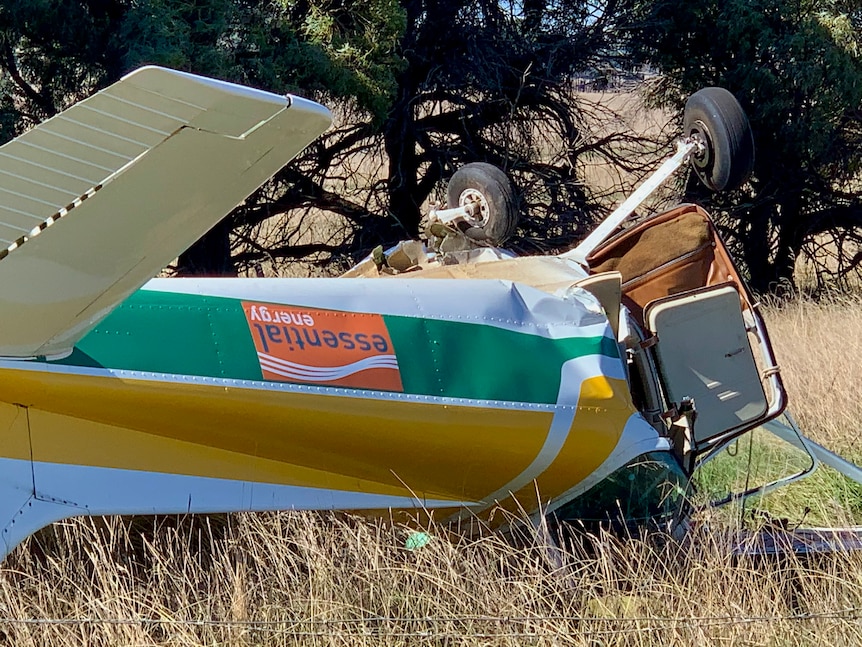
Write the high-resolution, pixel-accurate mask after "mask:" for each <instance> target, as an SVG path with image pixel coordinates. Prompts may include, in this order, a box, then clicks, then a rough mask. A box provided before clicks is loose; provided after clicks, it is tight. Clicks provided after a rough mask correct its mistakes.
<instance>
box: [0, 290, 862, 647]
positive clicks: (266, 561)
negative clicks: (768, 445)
mask: <svg viewBox="0 0 862 647" xmlns="http://www.w3.org/2000/svg"><path fill="white" fill-rule="evenodd" d="M768 319H769V321H768V323H769V325H770V328H771V330H772V333H773V338H774V341H775V342H776V347H777V349H778V354H779V361H780V363H781V364H782V367H783V369H784V374H785V377H786V381H787V385H788V388H789V389H790V393H791V397H792V402H793V408H794V410H795V411H796V412H797V414H798V418H799V420H800V422H801V424H802V425H803V427H804V428H805V429H806V430H807V431H808V432H809V433H810V434H811V435H812V436H813V437H814V438H815V439H816V440H819V441H820V442H822V443H824V444H827V445H829V446H831V447H834V448H836V449H839V450H841V451H844V452H851V453H854V454H856V455H859V454H860V453H862V450H860V447H859V445H858V442H859V441H858V440H857V438H856V430H857V429H858V428H859V422H858V421H859V420H860V413H862V404H860V402H859V401H858V394H859V387H858V385H856V384H855V383H854V378H856V379H858V377H859V376H860V372H859V370H858V368H857V367H858V365H859V363H860V361H862V346H860V341H859V340H860V339H862V300H860V299H859V298H843V299H836V300H834V301H831V302H826V303H813V302H796V303H793V304H790V305H787V306H783V307H780V308H772V309H771V310H770V311H769V312H768ZM810 499H811V497H810V496H809V503H810ZM824 505H825V506H826V508H825V510H824V514H825V515H829V514H832V512H830V510H831V509H830V508H829V504H828V502H826V503H824ZM148 524H150V522H149V521H147V522H144V523H143V524H142V523H141V522H140V520H138V521H136V522H135V523H129V522H124V521H122V520H118V519H112V520H108V521H107V522H105V523H101V522H99V523H95V522H93V521H89V520H75V521H71V522H66V523H62V524H55V525H54V526H53V527H52V528H50V529H48V530H46V531H43V532H42V533H41V534H40V535H39V536H38V537H37V538H34V539H31V540H29V541H27V542H26V543H25V544H24V545H23V546H22V547H20V548H19V549H17V550H16V551H15V552H14V553H13V555H12V556H11V557H10V558H9V559H7V560H6V562H5V563H4V564H3V568H2V570H0V618H2V619H0V642H2V643H4V644H9V645H40V646H41V645H315V646H317V645H347V644H349V645H434V646H435V647H436V646H438V645H512V646H514V645H519V646H520V645H548V646H550V645H555V646H556V645H665V644H718V643H724V642H726V643H729V644H730V643H732V644H743V645H833V644H859V643H860V642H862V622H860V619H862V554H859V553H857V554H837V555H832V556H821V557H818V558H816V559H811V558H809V559H802V558H796V557H792V556H791V557H784V558H781V559H767V558H762V559H759V560H758V559H753V558H739V557H732V556H731V555H730V552H729V550H728V542H727V534H728V533H726V532H724V527H723V526H718V525H717V523H716V522H715V521H713V522H711V523H709V524H705V525H703V526H701V527H700V529H699V530H697V531H695V533H694V534H695V536H694V538H693V541H692V542H690V543H687V544H685V545H680V544H678V543H674V542H666V543H664V544H657V543H655V542H648V541H641V540H627V541H620V540H615V539H611V538H609V537H602V538H600V539H597V540H595V541H594V543H593V544H592V546H591V549H590V550H589V551H585V550H583V548H582V547H577V546H568V547H566V548H565V549H563V550H559V549H553V548H549V547H548V546H547V545H546V544H545V542H543V541H542V540H541V537H542V534H541V533H533V534H532V535H531V539H530V540H529V541H527V542H526V545H523V544H522V545H519V546H515V545H513V544H511V543H507V542H505V541H503V540H502V539H501V538H500V537H498V536H496V535H493V534H488V535H486V536H483V537H479V538H475V539H469V540H468V539H464V538H459V537H455V538H451V537H448V538H447V537H445V536H444V533H443V532H442V530H440V529H435V528H431V529H430V534H431V535H432V536H433V539H432V540H431V542H430V543H429V544H428V545H427V546H425V547H423V548H420V549H418V550H413V551H411V550H407V549H406V548H405V540H406V539H407V537H408V535H409V532H411V531H410V530H409V529H408V528H405V527H402V526H399V525H396V524H391V523H382V522H381V523H378V522H368V521H363V520H359V519H354V518H349V517H337V516H323V515H314V514H297V513H281V514H258V515H236V516H232V517H230V518H228V519H224V518H213V519H209V520H200V519H198V520H195V521H191V520H189V519H180V520H170V519H168V520H165V519H163V520H161V521H159V522H158V524H157V525H148ZM49 619H54V620H51V621H48V620H49ZM58 620H59V621H60V622H58Z"/></svg>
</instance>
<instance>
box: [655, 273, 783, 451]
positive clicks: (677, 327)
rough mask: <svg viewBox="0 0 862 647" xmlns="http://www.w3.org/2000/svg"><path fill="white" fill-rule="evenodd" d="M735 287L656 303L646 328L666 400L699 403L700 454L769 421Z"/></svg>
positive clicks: (697, 442) (695, 437) (697, 435)
mask: <svg viewBox="0 0 862 647" xmlns="http://www.w3.org/2000/svg"><path fill="white" fill-rule="evenodd" d="M741 303H742V302H741V300H740V294H739V292H738V291H737V289H736V286H735V285H734V284H732V283H725V284H722V285H717V286H711V287H706V288H701V289H699V290H693V291H689V292H685V293H682V294H678V295H673V296H670V297H665V298H663V299H657V300H655V301H652V302H651V303H650V304H649V305H647V307H646V308H645V310H644V319H645V323H646V324H647V326H648V327H649V329H650V330H652V331H653V332H654V333H655V334H656V335H657V337H658V343H657V344H656V346H655V356H656V360H657V364H658V371H659V374H660V376H661V380H662V383H663V385H664V388H665V392H666V395H667V398H668V400H669V401H670V402H672V403H680V402H681V401H682V400H683V399H684V398H686V397H689V398H692V399H693V400H694V403H695V407H696V409H697V423H696V424H695V426H694V430H693V440H694V444H695V448H696V450H700V449H702V448H703V446H704V445H709V444H711V441H713V440H714V439H717V438H726V437H728V436H730V435H735V432H739V433H741V432H742V431H745V430H746V429H749V428H751V427H753V426H755V425H757V424H760V423H761V422H763V421H764V420H766V419H767V417H768V413H769V409H770V407H769V401H768V398H767V395H766V392H765V390H764V387H763V383H762V377H761V373H760V371H759V369H758V367H757V364H756V362H755V359H754V354H753V353H752V349H751V344H750V343H749V339H748V332H747V330H746V326H745V322H744V319H743V313H742V305H741Z"/></svg>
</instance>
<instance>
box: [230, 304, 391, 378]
mask: <svg viewBox="0 0 862 647" xmlns="http://www.w3.org/2000/svg"><path fill="white" fill-rule="evenodd" d="M242 307H243V310H244V311H245V317H246V320H247V321H248V326H249V329H250V330H251V336H252V338H253V339H254V345H255V348H256V349H257V358H258V361H259V362H260V369H261V371H262V372H263V377H264V379H266V380H273V381H277V382H302V383H306V384H308V383H311V384H321V385H326V386H347V387H356V388H360V389H379V390H383V391H403V390H404V388H403V387H402V385H401V373H400V371H399V370H398V359H397V358H396V357H395V351H394V349H393V348H392V340H391V339H390V338H389V331H388V330H386V324H385V323H384V322H383V317H381V316H380V315H379V314H369V313H355V312H338V311H334V310H310V309H308V308H297V307H294V306H282V305H275V304H272V303H253V302H248V301H243V304H242Z"/></svg>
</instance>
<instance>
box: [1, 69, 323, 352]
mask: <svg viewBox="0 0 862 647" xmlns="http://www.w3.org/2000/svg"><path fill="white" fill-rule="evenodd" d="M329 123H330V114H329V112H328V111H327V110H326V108H324V107H323V106H321V105H319V104H317V103H314V102H312V101H308V100H305V99H300V98H297V97H292V96H287V97H285V96H280V95H276V94H271V93H268V92H263V91H259V90H252V89H250V88H247V87H243V86H239V85H234V84H231V83H226V82H222V81H215V80H212V79H207V78H203V77H199V76H194V75H191V74H186V73H182V72H176V71H172V70H167V69H163V68H157V67H145V68H141V69H139V70H136V71H134V72H132V73H131V74H129V75H127V76H126V77H124V78H123V79H121V80H120V81H118V82H117V83H115V84H114V85H112V86H110V87H108V88H106V89H105V90H102V91H101V92H99V93H98V94H95V95H93V96H92V97H90V98H89V99H86V100H85V101H82V102H80V103H78V104H76V105H74V106H72V107H71V108H69V109H68V110H65V111H63V112H62V113H60V114H58V115H56V116H55V117H53V118H51V119H49V120H48V121H46V122H44V123H43V124H40V125H39V126H37V127H36V128H34V129H32V130H30V131H29V132H27V133H25V134H24V135H22V136H21V137H18V138H17V139H15V140H13V141H11V142H9V143H7V144H6V145H4V146H2V147H0V356H5V357H19V358H23V357H35V356H57V355H62V354H65V353H67V352H69V351H70V350H71V348H72V347H73V346H74V344H75V343H76V341H78V340H79V339H80V338H81V337H82V336H83V335H84V334H85V333H86V332H87V331H89V330H90V329H91V328H92V327H93V326H95V325H96V324H97V323H98V322H99V321H100V320H101V319H103V318H104V317H105V316H106V315H107V314H108V313H109V312H110V311H111V310H112V309H113V308H114V307H116V306H117V305H118V304H119V303H121V302H122V301H123V300H124V299H125V298H126V297H128V296H129V295H130V294H131V293H132V292H134V291H135V290H137V289H138V288H139V287H140V286H141V285H143V284H144V283H145V282H146V281H147V280H149V279H151V278H152V277H153V276H155V275H156V274H157V273H158V272H159V271H160V270H161V269H162V268H164V267H165V266H166V265H168V264H169V263H170V262H171V261H172V260H174V259H175V258H176V257H177V256H178V255H179V254H180V253H181V252H183V251H184V250H186V249H187V248H188V247H189V246H190V245H191V244H192V243H194V242H195V241H196V240H197V239H198V238H200V236H202V235H203V234H204V233H206V232H207V231H208V230H209V229H210V228H211V227H212V226H213V225H215V224H216V223H217V222H218V221H219V220H221V219H222V218H223V217H224V216H225V215H226V214H227V213H229V212H230V211H231V210H232V209H233V208H234V207H235V206H236V205H237V204H239V203H240V202H242V200H244V199H245V198H246V197H247V196H248V195H249V194H251V193H252V192H253V191H254V190H256V189H257V188H258V187H259V186H260V185H262V184H263V183H264V182H265V181H266V180H268V179H269V178H270V177H272V176H273V175H274V174H275V173H276V172H277V171H278V170H279V169H280V168H281V167H282V166H284V165H285V164H286V163H287V162H288V161H289V160H290V159H291V158H293V157H294V156H295V155H296V154H297V153H299V152H300V151H301V150H302V149H303V148H305V147H306V146H307V145H308V144H309V143H310V142H311V141H312V140H313V139H315V138H316V137H317V136H318V135H320V134H321V133H322V132H323V131H324V130H325V129H326V128H327V127H328V125H329Z"/></svg>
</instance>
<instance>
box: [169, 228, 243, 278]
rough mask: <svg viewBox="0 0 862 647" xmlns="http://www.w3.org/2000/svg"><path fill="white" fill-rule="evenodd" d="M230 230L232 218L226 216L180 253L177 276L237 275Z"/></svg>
mask: <svg viewBox="0 0 862 647" xmlns="http://www.w3.org/2000/svg"><path fill="white" fill-rule="evenodd" d="M230 231H231V219H230V218H225V219H224V220H222V221H221V222H219V223H218V224H217V225H216V226H215V227H213V228H212V229H210V230H209V231H208V232H207V233H205V234H204V235H203V236H202V237H201V238H200V240H198V242H196V243H195V244H194V245H192V246H191V247H189V248H188V250H186V251H185V252H183V253H182V254H180V258H179V263H178V264H177V276H236V267H235V266H234V263H233V259H231V255H230Z"/></svg>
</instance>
